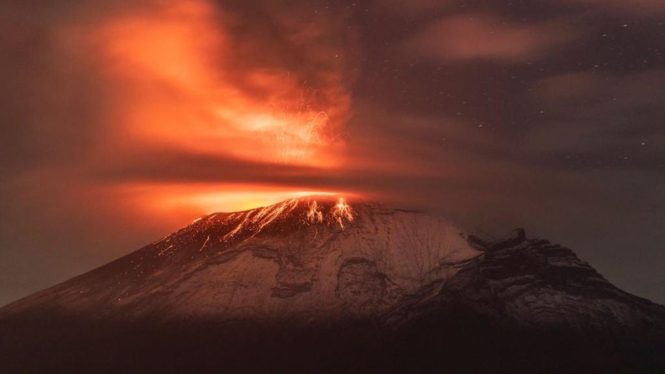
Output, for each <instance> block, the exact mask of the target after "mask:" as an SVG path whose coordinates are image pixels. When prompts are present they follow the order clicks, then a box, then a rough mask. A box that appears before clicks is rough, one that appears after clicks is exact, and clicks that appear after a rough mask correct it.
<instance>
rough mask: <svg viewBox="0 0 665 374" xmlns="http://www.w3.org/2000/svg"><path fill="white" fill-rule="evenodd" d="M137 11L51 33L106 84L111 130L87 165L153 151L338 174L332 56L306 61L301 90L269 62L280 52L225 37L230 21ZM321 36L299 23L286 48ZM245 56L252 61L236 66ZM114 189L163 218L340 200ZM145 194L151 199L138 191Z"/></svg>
mask: <svg viewBox="0 0 665 374" xmlns="http://www.w3.org/2000/svg"><path fill="white" fill-rule="evenodd" d="M145 6H146V9H143V10H141V9H139V10H138V11H137V10H133V11H131V12H126V13H123V12H120V13H118V14H113V15H112V16H110V17H107V19H104V20H103V21H102V22H100V24H93V25H91V24H86V23H84V24H74V25H70V26H69V27H68V28H66V29H63V30H62V32H61V33H60V35H61V38H62V43H63V44H64V45H65V46H67V48H69V49H71V50H72V51H74V52H73V55H74V56H75V57H76V58H81V59H89V60H92V62H93V63H94V64H96V65H97V67H98V68H99V70H100V72H101V74H102V75H103V77H104V79H106V80H108V81H109V82H112V86H111V88H110V89H111V93H110V96H111V97H110V100H109V108H108V109H107V110H108V113H109V116H112V117H113V119H114V121H116V123H117V124H118V125H116V126H114V128H113V129H111V130H110V131H108V132H106V133H103V134H102V135H100V138H99V139H98V146H97V155H96V158H97V159H98V160H100V161H101V162H103V163H107V162H108V161H106V160H108V159H117V158H122V157H123V154H126V153H128V152H129V153H131V152H135V150H136V149H142V148H154V147H160V148H168V149H170V150H176V151H178V152H187V153H190V154H199V155H207V156H209V157H212V158H215V157H216V158H220V159H227V158H228V159H234V160H239V161H246V162H255V163H262V164H275V165H280V166H284V165H287V166H294V167H297V166H298V167H307V168H313V169H320V170H322V171H323V172H330V173H334V172H335V170H339V168H341V167H343V165H344V163H345V156H344V149H345V142H344V139H343V137H342V136H341V134H342V129H343V126H344V124H345V123H344V122H345V120H346V118H347V116H348V110H349V102H350V94H349V92H348V89H347V85H346V81H348V79H349V77H347V76H345V75H344V72H343V71H342V70H343V69H342V67H341V64H342V62H341V61H336V60H339V59H340V56H339V54H332V53H328V54H323V55H321V56H316V55H313V56H310V58H311V59H312V60H313V61H312V62H313V63H316V64H318V65H319V70H318V71H316V72H315V74H316V76H315V79H314V80H312V79H311V77H308V76H304V74H303V73H301V72H299V71H294V70H292V69H289V66H285V64H284V63H283V62H282V60H283V56H281V55H280V54H282V53H288V51H277V52H276V53H275V52H270V51H265V50H262V49H263V48H264V47H265V46H264V45H261V43H256V44H258V45H253V46H252V45H248V41H247V40H243V39H242V38H238V37H235V36H232V35H230V32H229V30H228V27H232V26H233V24H234V19H233V16H232V15H229V14H226V13H225V12H224V11H223V10H221V9H220V8H219V7H216V6H214V5H213V4H212V3H211V2H209V1H208V0H178V1H168V2H165V1H157V0H155V1H147V2H145ZM278 20H284V21H283V22H285V23H287V26H288V22H290V21H289V20H288V18H287V17H282V18H279V17H278ZM332 32H334V30H328V29H326V23H325V22H323V23H312V24H310V25H307V24H305V25H299V28H297V29H293V30H292V31H290V32H287V35H286V39H287V40H286V42H292V43H297V44H305V45H308V44H316V43H318V40H319V39H322V38H328V37H329V36H328V34H330V33H332ZM257 56H260V57H257ZM248 58H252V59H255V60H263V61H261V62H260V63H244V62H243V61H242V60H243V59H248ZM130 162H131V161H130ZM220 176H222V178H223V173H220ZM119 188H121V189H122V190H123V191H124V192H125V193H127V191H136V193H137V195H136V199H137V200H138V201H140V202H139V204H140V205H142V206H144V207H145V208H149V209H153V208H156V207H158V208H159V209H161V210H163V211H164V210H166V211H164V213H171V214H172V213H174V212H175V211H176V210H177V211H187V212H191V211H196V212H198V213H199V214H200V213H211V212H214V211H225V210H235V209H238V208H243V209H247V208H253V207H256V206H262V205H265V204H270V203H274V202H278V201H280V200H283V199H284V198H285V197H289V196H295V195H302V194H303V192H308V191H317V192H341V191H328V190H323V191H322V190H321V189H320V188H319V189H315V188H313V187H312V186H307V185H302V186H279V185H274V184H271V185H266V184H265V183H254V184H252V183H234V181H228V182H226V183H225V182H223V181H222V182H221V183H215V184H209V185H206V184H203V183H201V182H197V183H191V184H187V181H178V182H177V183H175V184H170V183H168V182H157V181H151V182H145V183H141V182H133V183H132V184H131V185H122V186H119ZM146 190H151V191H152V192H151V193H141V192H140V191H146ZM212 191H215V192H212ZM174 209H175V210H174ZM190 214H191V213H190Z"/></svg>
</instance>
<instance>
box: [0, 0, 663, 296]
mask: <svg viewBox="0 0 665 374" xmlns="http://www.w3.org/2000/svg"><path fill="white" fill-rule="evenodd" d="M0 51H2V59H0V79H1V81H2V87H3V89H2V90H1V91H0V130H1V135H0V305H1V304H5V303H7V302H10V301H13V300H15V299H17V298H19V297H22V296H25V295H27V294H29V293H31V292H34V291H37V290H39V289H42V288H45V287H48V286H51V285H53V284H55V283H57V282H60V281H63V280H65V279H67V278H70V277H72V276H75V275H78V274H80V273H82V272H85V271H87V270H90V269H92V268H94V267H97V266H99V265H102V264H104V263H106V262H108V261H110V260H112V259H114V258H117V257H119V256H121V255H124V254H127V253H129V252H131V251H133V250H136V249H138V248H139V247H141V246H143V245H145V244H148V243H150V242H152V241H154V240H156V239H158V238H160V237H163V236H164V235H166V234H168V233H170V232H171V231H173V230H175V229H178V228H179V227H182V226H184V225H186V224H188V223H189V222H191V220H193V219H195V218H196V217H198V216H201V215H204V214H209V213H213V212H215V211H232V210H239V209H248V208H252V207H256V206H260V205H264V204H268V203H272V202H277V201H279V200H282V199H285V198H289V197H293V196H299V195H301V194H304V193H309V192H331V193H333V192H334V193H342V194H344V195H345V196H347V199H348V201H349V203H350V204H351V205H353V201H354V199H362V198H369V199H374V200H380V201H385V202H386V203H388V204H390V205H393V206H398V207H405V208H417V209H422V210H426V211H432V212H436V213H440V214H444V215H447V216H449V217H451V218H452V219H453V220H455V221H456V222H458V223H459V225H460V226H461V227H462V228H464V229H465V230H467V231H475V232H484V233H490V234H495V233H501V232H508V231H509V230H510V229H512V228H515V227H525V228H526V230H527V235H529V236H532V237H533V236H538V237H544V238H547V239H549V240H551V241H554V242H558V243H561V244H563V245H566V246H569V247H571V248H572V249H573V250H575V252H576V253H577V254H578V255H579V256H580V257H581V258H582V259H584V260H586V261H588V262H589V263H591V264H592V266H594V267H596V268H597V269H598V270H599V271H600V272H601V274H603V275H604V276H605V277H607V278H608V279H609V280H610V281H611V282H613V283H615V284H616V285H617V286H619V287H620V288H623V289H625V290H626V291H629V292H632V293H635V294H637V295H639V296H643V297H647V298H650V299H652V300H654V301H657V302H660V303H665V272H664V271H663V265H665V247H664V246H663V244H665V124H664V123H663V122H664V120H665V1H662V0H528V1H527V0H525V1H508V0H505V1H498V0H486V1H452V0H451V1H447V0H441V1H434V0H408V1H407V0H403V1H400V0H374V1H356V2H351V1H304V0H298V1H277V0H274V1H268V0H257V1H239V0H238V1H213V0H191V1H186V0H178V1H166V0H138V1H137V0H133V1H124V0H123V1H114V2H108V1H101V0H80V1H58V2H53V1H45V0H20V1H19V0H15V1H14V0H5V1H3V2H2V4H1V5H0Z"/></svg>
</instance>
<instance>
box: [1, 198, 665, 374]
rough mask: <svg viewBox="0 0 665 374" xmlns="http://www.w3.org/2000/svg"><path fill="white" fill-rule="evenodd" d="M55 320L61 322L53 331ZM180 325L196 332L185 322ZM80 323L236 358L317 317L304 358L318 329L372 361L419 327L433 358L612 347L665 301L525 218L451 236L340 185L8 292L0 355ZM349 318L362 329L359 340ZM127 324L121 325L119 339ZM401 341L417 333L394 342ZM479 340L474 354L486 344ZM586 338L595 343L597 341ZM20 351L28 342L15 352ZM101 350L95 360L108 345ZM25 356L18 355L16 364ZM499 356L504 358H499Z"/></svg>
mask: <svg viewBox="0 0 665 374" xmlns="http://www.w3.org/2000/svg"><path fill="white" fill-rule="evenodd" d="M52 321H60V322H57V323H56V325H57V324H59V323H61V322H62V321H66V322H67V323H69V325H66V328H63V329H61V330H51V329H52V327H49V326H52V325H53V323H52ZM44 324H47V325H48V326H46V327H44V326H45V325H44ZM192 324H195V325H196V326H200V329H198V330H197V329H195V330H190V329H191V328H192ZM3 326H4V327H3ZM16 326H19V327H16ZM89 326H103V327H104V328H105V329H106V330H104V331H105V332H104V333H105V334H108V336H111V337H112V338H113V339H115V340H114V341H115V342H116V346H117V347H123V346H124V344H125V343H126V342H127V341H132V339H134V336H135V335H134V334H133V332H134V331H135V330H136V329H143V328H145V326H150V329H153V330H151V331H150V333H149V334H147V335H146V336H145V337H143V339H146V341H144V342H141V343H137V344H140V345H141V346H150V345H152V344H162V341H163V340H164V339H163V338H162V337H163V336H171V334H172V329H173V328H176V329H178V330H179V331H183V333H185V334H189V333H191V331H196V334H197V335H196V337H195V339H193V340H196V341H198V340H199V339H201V338H202V337H203V338H204V339H208V341H209V342H214V343H211V344H217V342H219V341H220V339H221V340H223V342H224V343H223V344H227V343H228V345H227V348H228V352H235V351H234V349H236V347H238V346H240V347H243V349H244V350H245V351H243V352H246V354H249V353H250V352H255V348H256V342H257V341H260V342H264V344H265V346H266V347H265V349H264V350H263V351H262V352H268V353H270V352H281V351H280V349H282V350H283V349H286V348H288V347H286V348H285V347H282V345H281V344H278V343H275V344H273V343H272V342H277V341H278V340H275V339H279V337H283V336H292V335H293V334H298V333H300V332H302V331H310V329H312V328H316V329H319V330H316V329H315V330H313V331H315V335H317V336H318V335H319V334H323V335H321V336H328V337H329V338H330V339H332V340H327V339H324V338H321V339H324V340H323V341H318V340H316V341H317V342H318V343H317V344H314V345H310V344H309V343H308V340H307V339H305V340H302V341H300V342H299V343H297V344H300V345H299V346H298V348H299V349H301V350H304V351H306V352H309V353H308V354H306V355H304V356H306V358H309V357H310V356H311V357H318V356H317V355H318V354H320V353H321V352H327V351H326V349H325V348H321V347H325V346H326V345H327V344H328V343H329V342H330V341H332V342H334V344H338V345H337V346H334V347H333V348H335V349H342V350H343V349H344V348H345V347H347V346H348V345H353V344H356V345H358V344H360V343H359V342H362V339H363V338H368V339H374V338H376V337H377V336H378V337H379V340H378V341H375V342H373V343H371V344H370V346H374V347H377V349H378V351H377V352H375V353H374V354H375V356H368V357H370V358H368V359H369V360H377V362H381V363H384V362H383V360H384V356H385V352H384V351H385V350H386V349H393V348H395V347H393V346H390V345H388V346H386V344H388V343H386V342H390V341H392V342H398V343H397V344H398V347H397V348H398V350H402V349H404V352H403V353H404V357H405V358H406V359H405V360H407V361H406V362H410V363H411V364H414V361H413V360H412V357H414V356H413V354H420V352H412V351H411V350H410V349H411V347H421V346H422V344H421V341H420V339H421V338H423V337H425V338H427V339H433V340H432V342H431V344H430V345H429V346H427V347H425V348H426V349H427V350H431V353H432V354H431V358H432V359H433V360H434V361H432V362H430V363H431V364H432V365H434V366H435V367H438V366H436V365H442V364H441V362H442V361H441V360H440V359H439V357H440V355H441V354H442V352H443V353H445V352H446V351H445V350H443V351H441V350H439V348H440V346H439V345H438V344H441V342H454V343H450V344H453V346H454V344H457V342H459V341H464V339H470V340H469V342H470V344H469V345H467V346H460V347H467V348H460V350H458V352H463V353H464V352H467V353H468V352H471V351H473V352H476V351H477V344H478V342H479V341H480V342H482V341H485V340H487V339H486V338H488V337H489V340H487V341H488V342H492V339H495V340H499V339H503V340H506V339H513V340H512V341H511V342H512V343H516V344H522V346H524V347H525V348H530V347H531V343H530V342H529V341H525V340H524V334H525V333H526V334H527V336H528V337H529V339H535V342H542V341H543V340H542V337H541V334H542V333H543V332H549V331H556V332H557V334H558V336H564V337H566V339H568V337H572V338H571V339H577V337H578V336H584V337H585V338H584V339H586V337H589V338H591V340H593V339H600V338H602V339H610V340H609V341H610V342H619V343H621V344H623V343H622V342H623V341H624V339H626V338H629V339H633V340H637V341H640V342H646V343H645V344H648V343H649V342H650V341H652V340H649V339H663V340H665V308H663V307H662V306H659V305H656V304H653V303H651V302H649V301H648V300H644V299H640V298H638V297H635V296H633V295H630V294H628V293H626V292H623V291H621V290H620V289H618V288H616V287H615V286H613V285H612V284H611V283H610V282H608V281H607V280H606V279H605V278H603V277H602V276H601V275H600V274H599V273H598V272H596V271H595V269H593V268H592V267H591V266H590V265H589V264H588V263H586V262H584V261H582V260H580V259H579V258H578V257H577V256H576V255H575V254H574V252H573V251H571V250H570V249H567V248H564V247H561V246H558V245H556V244H553V243H550V242H548V241H546V240H539V239H531V238H526V235H525V233H524V230H522V229H517V230H515V231H514V233H513V234H512V235H511V236H509V237H507V238H504V239H491V238H487V237H481V236H474V235H467V234H464V233H462V230H460V229H459V228H458V227H457V226H456V225H454V224H453V223H451V222H450V221H448V220H447V219H445V218H443V217H439V216H434V215H428V214H423V213H418V212H413V211H406V210H400V209H391V208H387V207H385V206H382V205H379V204H375V203H368V202H365V201H352V202H349V201H347V200H345V199H344V198H343V197H340V196H310V197H303V198H299V199H291V200H287V201H284V202H281V203H278V204H274V205H270V206H267V207H263V208H257V209H252V210H247V211H242V212H233V213H215V214H211V215H209V216H206V217H202V218H201V219H198V220H196V221H195V222H194V223H192V224H191V225H189V226H187V227H185V228H183V229H181V230H179V231H177V232H175V233H173V234H171V235H168V236H167V237H165V238H163V239H161V240H159V241H157V242H155V243H152V244H150V245H147V246H145V247H143V248H141V249H139V250H138V251H135V252H133V253H131V254H129V255H127V256H124V257H122V258H120V259H118V260H116V261H114V262H111V263H109V264H107V265H104V266H102V267H100V268H98V269H95V270H93V271H91V272H89V273H86V274H83V275H81V276H79V277H76V278H73V279H71V280H69V281H66V282H64V283H62V284H59V285H57V286H55V287H52V288H50V289H47V290H44V291H42V292H39V293H37V294H34V295H32V296H29V297H27V298H25V299H22V300H19V301H17V302H15V303H13V304H10V305H8V306H6V307H4V308H2V309H0V349H4V350H5V351H7V352H9V351H12V350H13V349H14V348H13V347H19V346H28V345H30V344H34V342H37V341H42V340H43V341H65V340H68V341H73V342H76V344H81V345H82V346H84V347H87V346H88V343H87V342H86V341H85V335H86V334H84V333H82V331H87V330H86V329H88V328H89ZM266 326H267V327H268V329H267V330H265V327H266ZM284 326H286V327H284ZM313 326H314V327H313ZM358 326H360V328H361V330H360V331H364V334H365V335H362V334H360V340H359V333H358V331H359V330H358V329H357V327H358ZM328 328H330V329H331V330H326V329H328ZM321 329H322V330H321ZM126 331H131V332H132V334H130V336H129V337H128V336H126V335H123V334H124V332H126ZM155 331H156V332H155ZM257 331H259V332H257ZM264 331H267V332H264ZM331 331H332V332H331ZM340 333H342V334H343V335H339V334H340ZM262 334H265V335H266V336H263V335H262ZM325 334H328V335H325ZM344 334H346V335H344ZM377 334H378V335H377ZM347 335H348V336H347ZM35 336H40V337H41V338H39V339H36V338H34V337H35ZM382 337H389V338H390V339H392V340H390V339H388V340H382V339H383V338H382ZM294 339H295V338H294ZM317 339H319V338H317ZM404 339H415V340H414V341H412V342H411V343H409V344H406V343H404V344H402V345H401V346H400V345H399V344H400V343H399V342H401V341H404ZM663 340H659V341H663ZM185 341H191V340H185ZM204 341H205V340H204ZM545 341H547V339H545ZM573 341H577V340H573ZM17 342H19V343H20V344H17ZM202 344H203V343H202ZM289 344H292V343H289ZM446 344H447V343H446ZM488 344H490V343H488ZM612 344H614V343H612ZM490 345H491V346H490V347H488V348H487V351H484V352H483V353H484V354H487V353H488V352H490V353H491V351H492V350H493V349H495V348H496V345H495V344H493V343H491V344H490ZM501 345H502V346H503V344H501ZM505 346H510V342H508V343H507V344H506V345H505ZM552 346H553V348H554V349H561V347H566V346H568V345H567V344H558V343H556V342H554V343H552ZM209 347H211V346H210V345H207V344H204V345H203V347H199V348H201V349H208V348H209ZM212 347H214V345H212ZM366 348H367V347H366V346H364V347H359V349H366ZM63 349H64V348H63ZM118 349H120V348H118ZM166 349H168V344H167V348H166ZM446 349H450V346H447V348H446ZM590 349H591V351H590V352H592V353H593V354H597V352H596V351H594V350H595V349H596V347H595V346H593V347H590ZM33 351H40V349H39V348H35V349H34V350H26V352H33ZM293 351H299V350H298V349H294V350H293ZM183 352H184V353H183V354H185V355H190V356H187V357H189V358H192V360H194V361H191V362H195V361H196V357H198V356H197V355H198V352H200V350H199V349H193V348H192V347H189V346H186V347H184V348H183ZM547 352H549V351H547ZM19 353H20V352H19ZM177 353H178V354H180V351H178V352H177ZM218 353H219V352H218V351H217V350H214V352H213V353H212V356H211V360H210V361H208V362H210V363H215V362H216V361H215V360H216V358H217V357H218V356H217V355H218ZM291 353H292V351H291V350H289V352H288V353H283V354H282V353H279V354H278V353H275V357H282V356H284V357H286V356H288V355H289V354H291ZM508 353H509V354H517V355H519V354H521V352H508ZM17 354H18V353H17ZM569 354H576V355H579V357H581V358H582V359H586V357H588V356H587V355H584V354H581V353H577V352H571V353H569ZM99 355H100V356H101V357H106V355H107V352H106V350H104V349H102V350H100V352H99ZM247 357H249V356H247ZM251 357H254V356H253V355H251ZM428 357H430V356H428ZM602 357H605V356H602ZM425 358H426V359H427V357H425ZM456 358H457V355H456V354H453V353H451V354H450V355H449V359H451V360H454V359H456ZM32 359H33V357H32V356H29V357H28V356H26V357H25V362H32ZM161 359H163V356H160V358H159V360H161ZM226 359H227V360H230V361H233V360H235V359H236V357H235V356H233V355H230V356H228V357H227V358H226ZM243 359H244V358H243ZM333 359H335V360H342V361H343V360H344V359H345V357H344V356H343V355H342V356H334V357H333ZM248 360H249V361H248V362H250V364H251V363H253V362H254V361H253V358H252V359H249V358H248ZM497 360H498V361H500V362H502V360H503V355H501V354H499V355H498V356H497ZM19 361H20V360H19ZM93 361H94V360H93ZM314 361H316V360H314ZM416 361H417V360H416ZM17 362H18V361H17ZM23 362H24V361H20V363H19V364H20V365H23ZM94 362H98V361H94ZM132 362H133V361H132ZM160 362H161V361H160ZM316 362H318V361H316ZM316 362H313V363H316ZM417 362H419V361H417ZM417 362H415V363H417ZM423 362H426V361H423ZM557 362H558V361H557ZM369 363H370V362H369V361H368V364H369ZM289 364H291V362H289ZM465 364H466V361H465ZM600 364H602V365H605V366H607V367H611V366H612V365H610V364H606V363H605V361H600ZM386 365H388V366H387V367H391V365H390V363H386ZM605 366H603V367H605ZM21 367H23V366H21ZM0 369H2V365H1V364H0ZM41 371H45V370H41ZM65 371H67V370H65ZM68 371H76V370H68ZM79 371H80V370H79ZM209 371H216V370H209ZM308 371H312V370H308Z"/></svg>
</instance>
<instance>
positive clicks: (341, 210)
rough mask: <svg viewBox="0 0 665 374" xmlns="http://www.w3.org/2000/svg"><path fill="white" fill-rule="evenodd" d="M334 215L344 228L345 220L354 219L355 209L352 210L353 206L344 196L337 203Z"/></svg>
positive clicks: (350, 220)
mask: <svg viewBox="0 0 665 374" xmlns="http://www.w3.org/2000/svg"><path fill="white" fill-rule="evenodd" d="M332 216H333V218H334V219H335V221H336V222H337V223H338V224H339V225H340V227H342V228H344V221H348V222H352V221H353V211H352V210H351V206H350V205H349V204H347V203H346V200H345V199H344V198H343V197H340V198H339V200H338V201H337V204H335V207H334V208H333V211H332Z"/></svg>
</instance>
